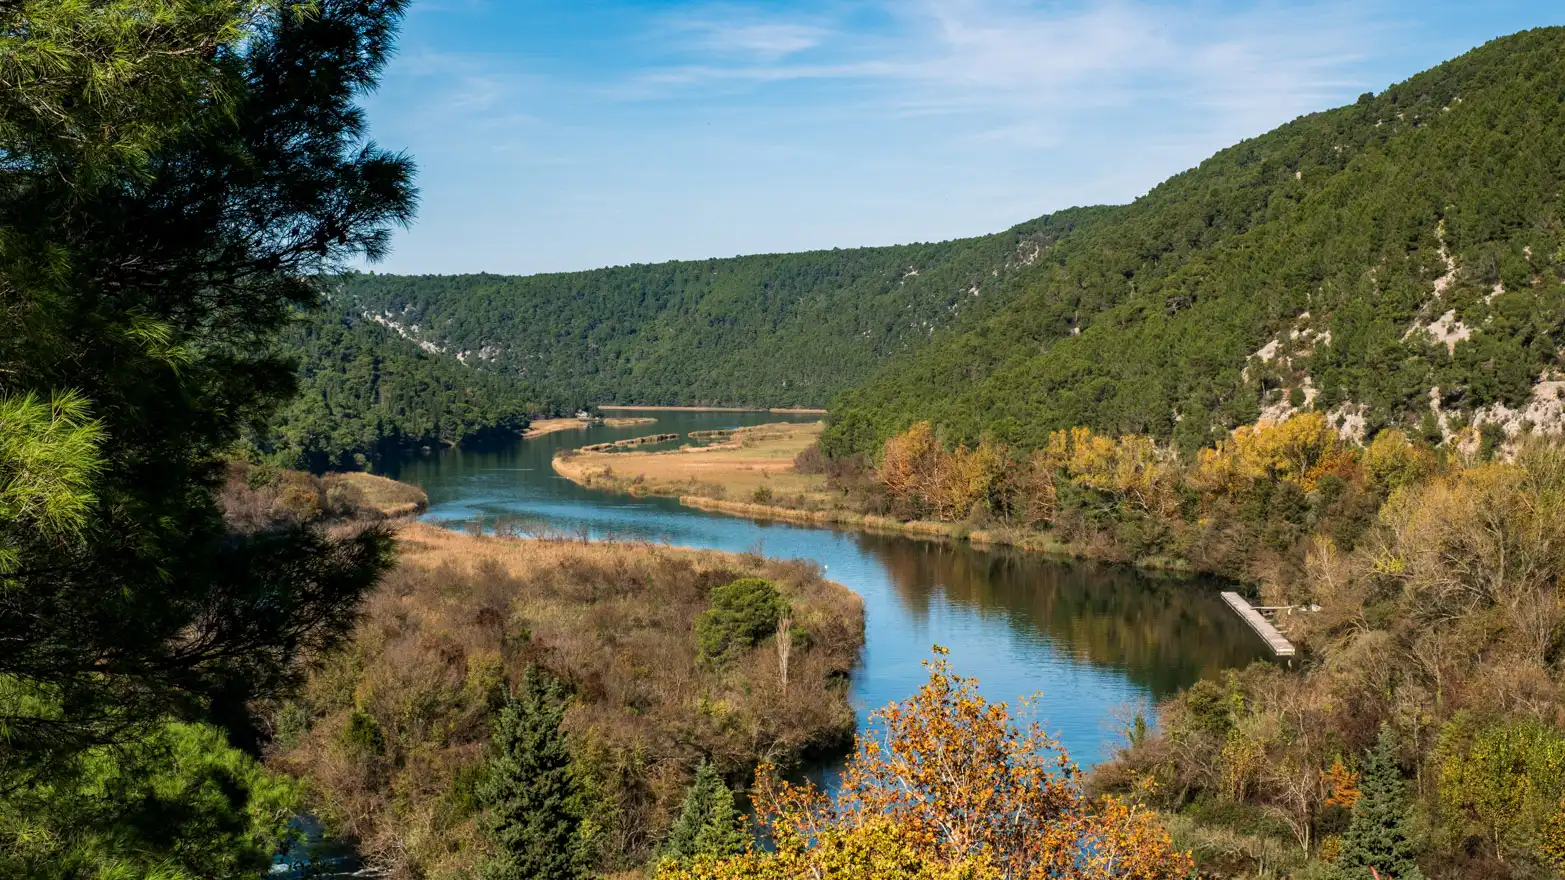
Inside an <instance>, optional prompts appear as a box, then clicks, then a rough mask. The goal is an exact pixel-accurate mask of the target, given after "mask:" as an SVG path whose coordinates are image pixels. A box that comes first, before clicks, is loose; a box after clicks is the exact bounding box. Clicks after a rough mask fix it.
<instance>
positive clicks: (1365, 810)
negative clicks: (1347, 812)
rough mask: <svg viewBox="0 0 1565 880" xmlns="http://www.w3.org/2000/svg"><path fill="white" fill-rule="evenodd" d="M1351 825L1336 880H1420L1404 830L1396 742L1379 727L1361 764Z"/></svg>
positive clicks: (1402, 786)
mask: <svg viewBox="0 0 1565 880" xmlns="http://www.w3.org/2000/svg"><path fill="white" fill-rule="evenodd" d="M1359 790H1360V792H1361V794H1360V795H1359V800H1358V803H1356V804H1354V805H1353V820H1352V822H1351V823H1349V825H1348V831H1347V833H1346V834H1344V835H1343V837H1342V854H1341V855H1339V856H1338V857H1337V871H1336V876H1337V880H1371V878H1372V877H1373V876H1374V875H1373V874H1372V873H1371V872H1370V869H1371V868H1374V869H1375V870H1376V871H1378V872H1379V873H1380V877H1381V880H1423V876H1424V875H1423V872H1422V871H1420V870H1419V868H1418V862H1417V861H1416V860H1415V858H1414V856H1415V855H1416V854H1417V852H1418V847H1417V846H1416V845H1415V843H1414V841H1413V839H1412V835H1411V834H1410V833H1409V830H1408V796H1407V785H1406V784H1405V783H1404V782H1403V781H1402V771H1401V769H1399V768H1398V767H1397V762H1396V737H1395V735H1394V734H1393V733H1392V732H1391V728H1390V727H1389V726H1386V725H1382V726H1381V728H1380V740H1379V742H1377V743H1376V744H1375V748H1374V749H1372V750H1371V751H1370V753H1369V758H1368V760H1367V761H1366V762H1365V764H1364V772H1363V779H1362V780H1361V781H1360V783H1359Z"/></svg>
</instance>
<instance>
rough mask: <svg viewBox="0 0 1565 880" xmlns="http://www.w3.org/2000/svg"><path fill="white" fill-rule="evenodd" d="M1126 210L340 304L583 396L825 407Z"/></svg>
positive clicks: (446, 283)
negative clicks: (1071, 240)
mask: <svg viewBox="0 0 1565 880" xmlns="http://www.w3.org/2000/svg"><path fill="white" fill-rule="evenodd" d="M1112 213H1113V211H1112V209H1108V210H1106V209H1089V210H1084V211H1071V212H1062V213H1060V214H1056V215H1054V216H1053V217H1051V218H1048V219H1046V220H1044V221H1038V222H1034V223H1028V224H1024V225H1022V226H1018V227H1016V228H1015V229H1011V230H1009V231H1007V232H1004V233H1000V234H996V235H990V236H985V237H982V238H974V239H966V240H960V241H953V242H946V243H941V244H921V245H903V246H897V247H884V248H862V249H855V250H832V251H817V252H812V253H802V254H785V255H762V256H749V257H734V258H730V259H721V260H707V261H696V262H673V263H663V264H658V265H638V266H624V267H618V268H611V269H601V270H595V271H590V272H577V273H569V274H557V275H539V276H529V277H512V276H500V275H457V276H394V275H370V274H356V275H349V276H346V277H345V278H343V279H342V280H341V284H340V287H339V288H338V290H337V292H336V293H335V294H334V299H335V300H336V301H337V302H339V303H340V304H343V305H345V306H346V308H347V310H348V311H349V312H350V313H352V314H356V315H368V316H371V317H373V318H374V319H375V320H378V321H381V322H383V323H385V324H386V325H387V326H391V327H394V328H396V329H397V330H398V332H401V333H404V334H405V335H406V336H407V337H408V338H409V339H412V340H416V341H418V342H420V343H422V344H424V345H425V347H426V348H427V349H430V350H433V351H439V352H443V353H445V354H446V355H447V356H454V357H456V358H460V359H461V360H463V361H464V362H465V363H469V364H475V365H479V366H482V367H483V368H485V369H488V370H491V371H494V372H496V373H499V374H501V375H507V376H514V377H517V378H519V379H521V380H522V383H523V386H524V387H525V388H526V389H527V393H528V394H529V396H531V397H534V398H536V399H539V400H543V401H545V402H546V403H549V404H550V405H551V408H554V409H573V408H574V407H575V406H577V405H579V404H581V403H584V402H589V401H590V402H595V403H621V404H624V403H631V404H670V405H689V404H707V405H717V404H726V405H749V406H786V405H813V406H820V405H824V404H825V403H826V402H827V401H829V400H830V399H831V398H832V397H833V396H834V395H836V394H838V393H839V392H841V391H843V390H845V389H847V388H850V387H852V386H854V385H856V384H858V383H860V382H862V381H864V380H865V379H867V378H868V377H869V376H870V375H871V374H872V373H873V372H874V371H875V370H876V369H877V367H878V366H879V365H880V364H881V363H882V362H883V361H884V360H885V359H886V358H888V357H891V356H894V355H900V354H904V353H906V352H908V351H911V350H914V349H916V348H918V347H920V346H921V345H922V344H924V343H926V342H927V341H928V340H929V339H930V338H931V337H933V336H938V335H939V331H940V330H941V329H942V328H946V327H949V326H953V325H965V324H966V323H968V322H971V321H973V320H976V319H978V318H981V317H983V316H985V315H988V314H991V313H992V312H993V311H994V310H995V309H996V308H997V307H998V306H1000V305H1001V304H1003V303H1005V302H1008V301H1010V300H1011V299H1013V298H1014V297H1015V296H1016V295H1017V294H1018V293H1019V292H1020V291H1022V290H1023V289H1025V286H1026V284H1027V282H1028V279H1029V278H1031V277H1032V276H1033V275H1034V274H1036V273H1035V271H1034V270H1035V267H1036V265H1037V263H1038V261H1039V259H1040V257H1041V255H1042V254H1043V253H1045V252H1046V251H1047V249H1048V248H1049V246H1050V245H1051V244H1052V242H1053V241H1055V240H1056V239H1058V238H1060V237H1061V236H1063V235H1068V234H1069V233H1070V232H1071V231H1072V230H1074V229H1076V228H1077V227H1078V226H1084V225H1092V224H1093V223H1096V222H1099V221H1100V220H1101V219H1102V218H1104V217H1107V216H1111V215H1112Z"/></svg>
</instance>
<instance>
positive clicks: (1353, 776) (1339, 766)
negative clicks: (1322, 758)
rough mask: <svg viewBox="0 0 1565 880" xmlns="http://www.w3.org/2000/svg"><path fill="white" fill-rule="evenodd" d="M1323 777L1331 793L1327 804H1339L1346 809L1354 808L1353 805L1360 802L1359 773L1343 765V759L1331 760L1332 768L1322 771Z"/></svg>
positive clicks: (1327, 796) (1328, 795) (1327, 797)
mask: <svg viewBox="0 0 1565 880" xmlns="http://www.w3.org/2000/svg"><path fill="white" fill-rule="evenodd" d="M1321 778H1322V779H1323V780H1324V781H1325V783H1326V789H1327V791H1328V792H1330V793H1329V794H1327V795H1326V806H1328V807H1330V806H1338V807H1342V808H1343V809H1345V810H1351V809H1353V805H1354V804H1356V803H1358V802H1359V796H1360V794H1361V792H1360V791H1359V787H1358V786H1359V775H1358V774H1357V773H1354V772H1353V771H1352V770H1349V769H1348V768H1347V767H1345V766H1343V763H1342V759H1341V758H1337V759H1336V760H1334V761H1332V762H1331V769H1330V770H1326V771H1324V772H1322V773H1321Z"/></svg>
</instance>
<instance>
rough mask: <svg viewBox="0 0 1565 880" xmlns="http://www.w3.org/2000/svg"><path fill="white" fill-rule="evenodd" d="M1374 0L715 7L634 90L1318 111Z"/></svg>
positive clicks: (1362, 41) (987, 0) (1009, 106)
mask: <svg viewBox="0 0 1565 880" xmlns="http://www.w3.org/2000/svg"><path fill="white" fill-rule="evenodd" d="M1373 8H1374V4H1373V3H1363V2H1346V0H1336V2H1330V0H1328V2H1316V3H1297V2H1295V3H1274V4H1268V5H1266V6H1264V7H1261V8H1254V7H1251V8H1248V9H1244V10H1233V9H1226V8H1223V7H1219V6H1215V5H1212V4H1198V5H1196V6H1175V5H1170V4H1167V3H1153V2H1137V0H1086V2H1080V3H1076V4H1064V5H1062V4H1058V3H1051V4H1042V3H1036V2H1024V0H880V2H879V3H875V4H870V6H868V7H866V5H865V4H863V3H843V4H842V5H841V6H840V7H838V9H837V12H836V14H835V16H834V15H833V14H832V12H831V11H830V10H828V11H826V12H822V11H819V10H817V11H815V12H813V13H811V14H810V16H809V17H808V18H807V19H803V20H796V19H794V18H791V17H789V16H786V15H778V14H777V13H775V12H773V13H767V12H764V11H763V10H760V9H758V8H749V7H738V6H721V7H711V8H708V9H706V10H703V12H702V14H701V16H700V17H699V18H698V19H686V20H685V21H686V22H687V26H685V27H684V28H682V29H676V31H675V34H676V36H677V35H678V34H679V33H680V32H681V31H683V34H684V36H685V37H686V42H685V44H684V45H683V47H682V48H683V50H684V55H685V56H686V57H688V59H689V61H688V62H687V63H676V64H664V65H657V66H651V67H648V68H644V69H641V70H638V71H636V72H635V73H634V74H633V75H632V80H633V82H634V84H635V85H636V86H637V89H636V91H634V92H633V93H632V94H634V95H635V96H637V97H643V98H678V97H686V96H688V94H689V92H691V91H692V90H697V89H701V88H716V89H721V90H724V91H732V90H733V89H735V88H743V87H746V84H749V86H750V87H754V86H760V85H766V84H774V83H783V82H789V81H806V80H839V81H859V82H863V83H867V84H872V85H876V86H878V87H879V88H880V89H881V91H882V97H883V99H884V103H883V106H886V107H889V108H893V109H895V110H897V111H899V112H905V113H931V112H933V113H966V112H975V111H995V110H998V111H1011V112H1013V113H1018V114H1031V113H1037V112H1049V111H1056V112H1058V111H1065V112H1068V111H1071V110H1084V109H1094V108H1101V107H1105V106H1120V105H1127V104H1131V103H1135V102H1138V101H1147V100H1166V101H1179V102H1181V103H1183V104H1185V105H1186V106H1190V107H1193V108H1204V109H1205V110H1208V111H1210V112H1212V113H1216V114H1222V115H1226V116H1229V117H1233V119H1234V121H1235V122H1242V123H1252V122H1253V121H1255V120H1256V119H1257V118H1262V117H1264V118H1267V119H1271V118H1275V117H1276V115H1277V111H1278V109H1283V110H1286V111H1287V112H1289V113H1297V112H1303V111H1304V110H1306V109H1312V108H1316V107H1318V106H1319V103H1320V101H1321V100H1322V98H1323V96H1326V95H1333V94H1337V93H1339V92H1340V91H1341V89H1342V88H1343V87H1344V86H1345V85H1349V84H1351V79H1352V76H1351V73H1350V70H1351V68H1352V65H1353V63H1354V62H1356V61H1357V60H1359V59H1360V58H1361V56H1362V55H1363V54H1364V52H1365V51H1366V47H1367V46H1368V45H1370V44H1371V43H1372V41H1373V40H1374V39H1375V36H1376V32H1377V28H1376V27H1375V25H1374V23H1373V20H1372V16H1373ZM866 9H870V10H871V11H873V12H874V13H876V14H877V15H878V17H879V18H881V19H882V20H883V22H884V24H885V27H884V30H883V31H882V32H874V33H863V32H854V31H852V30H850V29H848V28H846V27H843V26H840V24H839V23H840V21H841V20H844V19H847V18H848V17H849V16H850V15H858V16H859V17H862V16H863V15H864V12H865V10H866ZM834 19H835V21H834ZM689 22H699V24H694V23H689ZM823 22H825V23H823ZM806 50H808V51H806ZM801 53H803V54H802V56H801ZM1036 125H1037V123H1036V122H1028V123H1025V124H1024V123H1023V122H1021V121H1020V120H1019V121H1018V122H1016V123H1012V124H1009V125H1007V126H1005V127H1007V128H1017V129H1018V130H1021V129H1032V128H1036Z"/></svg>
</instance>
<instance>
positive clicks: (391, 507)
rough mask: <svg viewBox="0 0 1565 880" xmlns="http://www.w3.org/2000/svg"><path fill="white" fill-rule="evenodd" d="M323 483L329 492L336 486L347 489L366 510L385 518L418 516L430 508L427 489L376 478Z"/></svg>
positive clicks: (352, 476)
mask: <svg viewBox="0 0 1565 880" xmlns="http://www.w3.org/2000/svg"><path fill="white" fill-rule="evenodd" d="M321 482H323V483H324V484H325V485H326V488H327V490H328V491H330V489H331V488H332V487H333V486H347V487H348V488H349V490H350V491H352V492H356V493H357V494H358V497H359V500H360V505H361V506H362V507H365V508H368V509H370V510H374V511H377V512H379V513H380V515H381V516H385V517H400V516H416V515H418V514H420V513H423V512H424V511H425V510H426V509H428V508H429V496H428V495H425V494H424V490H423V489H420V488H419V487H417V486H409V485H408V484H407V483H399V482H397V481H396V480H389V479H387V478H385V477H377V476H375V475H374V474H362V473H349V474H327V475H326V476H325V477H322V478H321Z"/></svg>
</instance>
